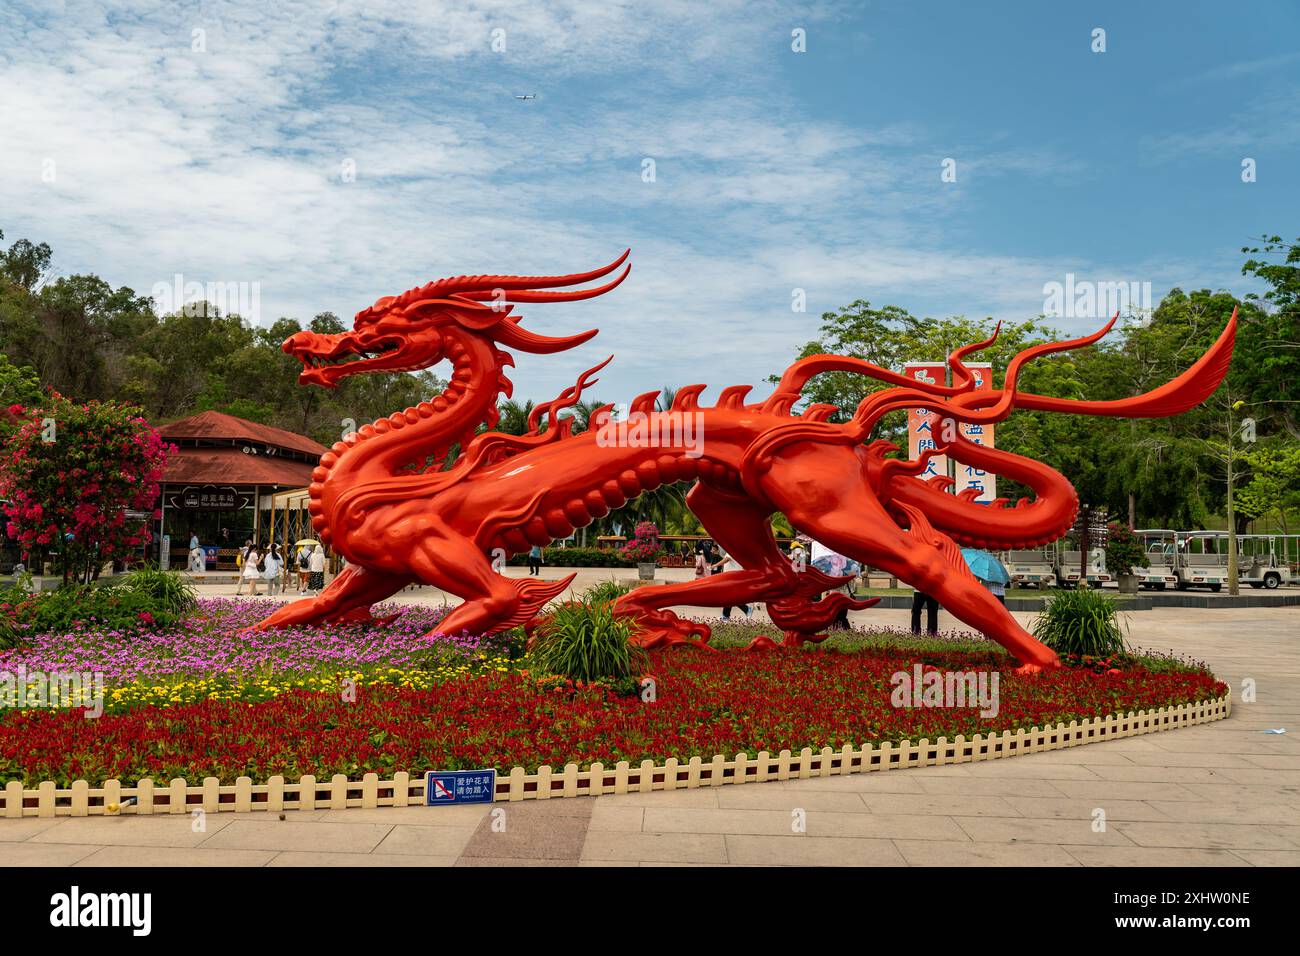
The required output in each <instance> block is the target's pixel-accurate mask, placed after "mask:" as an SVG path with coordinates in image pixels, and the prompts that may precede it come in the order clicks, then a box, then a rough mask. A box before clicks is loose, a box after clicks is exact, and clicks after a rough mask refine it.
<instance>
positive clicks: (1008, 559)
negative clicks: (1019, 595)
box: [1002, 548, 1056, 590]
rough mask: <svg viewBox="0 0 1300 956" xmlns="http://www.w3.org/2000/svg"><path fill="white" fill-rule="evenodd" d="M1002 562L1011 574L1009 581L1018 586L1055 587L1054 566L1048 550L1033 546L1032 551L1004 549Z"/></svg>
mask: <svg viewBox="0 0 1300 956" xmlns="http://www.w3.org/2000/svg"><path fill="white" fill-rule="evenodd" d="M1002 563H1003V564H1005V565H1006V567H1007V571H1008V572H1009V573H1010V574H1011V583H1012V585H1013V586H1014V587H1018V588H1039V589H1040V590H1041V589H1043V588H1053V587H1056V568H1055V567H1054V566H1053V564H1052V553H1051V551H1050V550H1046V549H1043V548H1035V549H1033V550H1032V551H1004V552H1003V554H1002Z"/></svg>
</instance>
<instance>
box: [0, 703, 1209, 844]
mask: <svg viewBox="0 0 1300 956" xmlns="http://www.w3.org/2000/svg"><path fill="white" fill-rule="evenodd" d="M1231 711H1232V694H1231V692H1229V693H1228V694H1227V695H1225V696H1223V697H1220V698H1218V699H1216V700H1211V701H1206V702H1204V703H1200V704H1184V705H1181V706H1179V707H1173V708H1163V707H1162V708H1160V709H1159V710H1155V711H1145V710H1142V711H1138V712H1137V713H1134V714H1125V715H1112V716H1109V717H1102V718H1098V719H1096V720H1093V719H1086V720H1084V721H1082V722H1079V721H1073V720H1072V721H1070V723H1069V724H1057V725H1056V726H1055V727H1049V728H1046V729H1039V728H1037V727H1035V728H1033V729H1031V730H1027V731H1026V730H1017V731H1014V732H1012V731H1003V732H1002V733H1001V734H989V735H987V736H985V735H982V734H976V735H975V736H974V737H973V738H971V739H970V740H967V739H966V738H965V737H962V736H958V737H956V738H955V739H953V740H948V739H947V738H946V737H940V738H939V739H938V740H935V741H933V742H931V741H930V740H927V739H923V740H921V741H920V742H919V743H915V744H913V743H911V742H910V741H907V740H904V741H903V742H902V743H900V744H898V745H896V746H895V745H892V744H889V743H885V744H882V745H881V746H879V747H876V746H873V745H872V744H867V745H866V746H864V747H862V748H861V749H858V748H854V747H853V746H852V745H849V744H846V745H845V746H844V747H843V749H841V750H834V749H832V748H830V747H824V748H822V749H821V750H820V751H813V750H812V749H810V748H804V749H803V750H802V751H801V752H800V753H798V754H797V755H796V754H792V753H790V751H788V750H783V751H781V752H780V753H779V754H777V755H775V756H773V755H772V754H769V753H767V752H766V751H763V752H761V753H759V754H758V756H757V757H749V756H748V755H746V754H737V755H736V756H735V757H734V758H731V759H728V758H727V757H725V756H723V755H722V754H718V755H717V756H715V757H713V758H712V760H709V761H704V760H701V759H700V758H699V757H692V758H691V759H690V760H688V761H686V762H681V761H678V760H677V759H675V758H669V759H668V760H667V761H665V762H664V763H663V764H662V765H657V764H655V763H654V762H653V761H651V760H643V761H642V762H641V764H640V766H637V767H633V766H632V765H631V764H629V763H628V762H627V761H625V760H624V761H619V762H618V763H617V764H615V765H614V766H613V767H610V768H607V767H605V766H604V764H600V763H595V764H592V766H591V768H590V769H589V770H579V769H578V765H577V764H569V765H568V766H566V767H565V768H564V770H563V771H561V772H556V771H554V770H553V769H552V768H550V767H540V768H538V771H537V773H533V774H530V773H526V772H525V771H524V769H523V768H522V767H515V768H514V769H513V770H511V771H510V772H509V773H505V774H498V775H497V787H496V797H495V799H496V800H497V801H503V800H512V801H513V800H546V799H550V798H552V797H585V796H598V795H600V794H617V793H649V792H651V791H654V790H682V789H688V790H689V789H694V788H696V787H719V786H724V785H731V784H741V783H762V782H763V781H767V780H792V779H805V778H809V777H828V776H832V775H836V774H850V773H869V772H872V771H880V770H902V769H906V768H910V767H929V766H942V765H944V764H954V763H970V762H972V761H976V760H997V759H1000V758H1003V757H1014V756H1016V755H1018V754H1027V753H1039V752H1041V751H1045V750H1062V749H1064V748H1066V747H1077V746H1079V745H1081V744H1090V743H1097V742H1098V741H1103V740H1112V739H1115V738H1117V737H1135V736H1138V735H1140V734H1150V733H1155V732H1157V731H1162V730H1174V729H1176V728H1179V727H1190V726H1193V725H1194V724H1204V723H1209V722H1210V721H1214V720H1222V719H1223V718H1225V717H1227V716H1229V714H1230V713H1231ZM424 802H425V795H424V775H423V774H416V775H412V774H409V773H404V772H403V773H397V774H394V775H393V778H392V779H391V780H380V779H379V777H378V775H377V774H373V773H368V774H366V775H365V776H364V777H362V778H361V779H360V780H349V779H348V778H347V777H346V776H344V775H343V774H335V775H334V776H333V777H332V778H331V779H330V780H328V781H325V780H317V779H316V778H315V777H313V776H310V775H309V776H305V777H302V778H301V779H300V780H299V781H298V782H297V783H286V782H285V779H284V778H283V777H280V776H275V777H271V779H270V780H268V781H267V782H266V783H253V781H252V779H250V778H249V777H240V778H238V779H237V780H236V781H235V782H234V783H233V784H222V783H221V782H220V781H219V780H218V779H217V778H215V777H208V778H206V779H205V780H204V781H203V783H202V784H201V785H199V786H191V785H188V784H186V782H185V781H184V780H183V779H181V778H177V779H175V780H172V781H171V782H170V783H167V784H158V783H155V782H154V781H153V780H141V781H140V782H139V783H138V784H136V785H135V786H131V787H124V786H122V784H121V783H120V782H119V781H117V780H109V781H106V782H105V783H104V784H103V785H101V786H98V787H91V785H90V784H89V783H87V782H86V781H85V780H77V781H74V782H73V784H72V786H71V787H69V788H58V787H56V786H55V785H54V783H52V782H51V781H48V780H47V781H45V782H44V783H42V784H40V785H39V786H38V787H36V789H34V790H28V789H24V788H23V785H22V784H21V783H20V782H18V781H16V780H15V781H11V782H10V783H9V784H8V785H7V786H6V787H5V789H4V793H3V804H2V805H3V812H2V813H0V816H4V817H55V816H73V817H85V816H100V815H104V816H115V815H119V814H136V815H142V814H143V815H149V814H160V813H188V812H192V811H194V810H199V809H202V810H204V811H205V812H208V813H215V812H224V811H234V812H235V813H248V812H251V811H257V810H269V811H271V812H281V811H287V810H343V809H347V808H349V807H365V808H371V807H406V806H420V805H423V804H424ZM0 832H3V831H2V830H0Z"/></svg>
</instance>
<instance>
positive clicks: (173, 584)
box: [116, 567, 198, 618]
mask: <svg viewBox="0 0 1300 956" xmlns="http://www.w3.org/2000/svg"><path fill="white" fill-rule="evenodd" d="M116 586H117V587H125V588H130V589H131V590H133V591H135V592H136V593H138V594H143V595H144V596H146V597H147V598H148V599H149V600H150V601H151V602H152V603H153V605H154V609H155V610H162V611H165V612H166V613H167V614H169V615H171V616H172V617H174V618H179V617H181V616H182V615H185V614H188V613H189V612H190V611H193V610H194V609H195V608H196V607H198V592H197V591H196V590H195V587H194V583H193V582H192V581H190V580H189V579H188V578H186V577H185V576H184V575H182V574H180V573H179V572H177V571H163V570H160V569H159V568H156V567H143V568H140V569H139V570H137V571H132V572H131V573H130V574H128V575H127V576H126V577H125V578H124V579H123V580H122V581H121V583H120V584H118V585H116Z"/></svg>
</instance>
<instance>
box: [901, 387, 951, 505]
mask: <svg viewBox="0 0 1300 956" xmlns="http://www.w3.org/2000/svg"><path fill="white" fill-rule="evenodd" d="M947 372H948V367H947V366H946V365H944V363H943V362H908V363H907V364H906V365H904V366H903V374H904V375H905V376H907V377H908V378H910V379H915V380H916V381H918V382H928V383H929V384H931V385H947V384H948V378H947ZM940 421H941V416H940V415H939V414H938V413H937V412H935V411H933V410H931V409H929V408H909V409H908V410H907V457H908V458H910V459H911V460H912V461H915V460H916V459H917V458H919V457H920V456H921V452H923V451H925V450H926V449H929V448H934V447H935V440H936V438H938V436H939V429H940V427H941V426H940V424H939V423H940ZM935 475H943V476H944V477H947V476H948V456H947V455H935V456H934V457H933V458H931V459H930V460H929V462H927V463H926V467H925V471H924V472H922V473H921V474H920V475H919V476H918V477H920V478H922V479H927V480H928V479H930V478H933V477H934V476H935Z"/></svg>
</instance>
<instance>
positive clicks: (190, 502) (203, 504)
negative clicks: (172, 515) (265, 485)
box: [167, 485, 253, 511]
mask: <svg viewBox="0 0 1300 956" xmlns="http://www.w3.org/2000/svg"><path fill="white" fill-rule="evenodd" d="M252 503H253V495H252V493H251V492H247V491H240V490H239V489H238V488H235V487H233V486H231V485H186V486H185V487H184V488H182V489H181V490H180V491H173V492H168V494H167V507H168V508H186V509H189V510H191V511H237V510H240V509H242V508H248V507H251V505H252Z"/></svg>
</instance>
